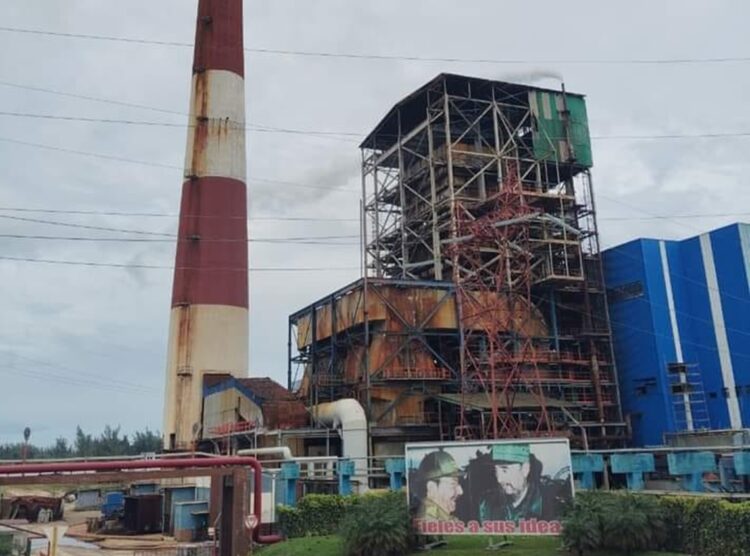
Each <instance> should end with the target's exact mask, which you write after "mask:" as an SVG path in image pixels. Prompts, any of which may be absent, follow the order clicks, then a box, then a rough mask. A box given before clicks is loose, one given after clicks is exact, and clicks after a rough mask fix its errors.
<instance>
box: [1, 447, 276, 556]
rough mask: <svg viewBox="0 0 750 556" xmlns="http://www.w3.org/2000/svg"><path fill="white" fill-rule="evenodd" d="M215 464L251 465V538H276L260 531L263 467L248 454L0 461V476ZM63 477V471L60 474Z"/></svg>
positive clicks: (272, 540)
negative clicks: (111, 459)
mask: <svg viewBox="0 0 750 556" xmlns="http://www.w3.org/2000/svg"><path fill="white" fill-rule="evenodd" d="M191 467H194V468H215V467H251V468H252V469H253V515H254V516H255V517H256V518H257V520H258V522H257V523H258V524H257V526H256V527H255V529H253V539H255V541H256V542H259V543H261V544H270V543H275V542H279V541H280V540H281V537H279V536H278V535H261V534H260V526H261V519H262V516H263V496H262V495H260V494H262V492H263V467H262V466H261V464H260V462H259V461H258V460H257V459H255V458H251V457H235V456H227V457H215V458H180V459H165V460H158V461H157V460H119V461H118V460H116V461H77V462H66V463H18V464H14V465H0V476H3V475H5V476H7V475H15V476H18V475H31V477H30V480H31V479H33V477H34V475H39V474H45V473H82V472H87V471H90V472H96V471H126V470H128V469H130V470H136V469H137V470H145V469H184V468H191ZM61 479H62V480H64V475H63V476H61Z"/></svg>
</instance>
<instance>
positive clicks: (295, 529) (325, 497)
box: [278, 494, 357, 538]
mask: <svg viewBox="0 0 750 556" xmlns="http://www.w3.org/2000/svg"><path fill="white" fill-rule="evenodd" d="M356 500H357V499H356V498H355V497H353V496H339V495H338V494H308V495H307V496H305V497H304V498H302V499H301V500H300V501H299V502H298V503H297V506H296V507H295V508H291V507H289V506H280V507H279V509H278V516H279V526H280V527H281V532H282V534H283V535H284V536H286V537H288V538H293V537H306V536H318V535H331V534H333V533H335V532H336V531H337V530H338V528H339V524H340V523H341V519H342V518H343V517H344V514H345V513H346V512H347V510H348V509H349V508H351V507H352V506H353V505H354V504H355V503H356Z"/></svg>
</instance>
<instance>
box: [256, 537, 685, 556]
mask: <svg viewBox="0 0 750 556" xmlns="http://www.w3.org/2000/svg"><path fill="white" fill-rule="evenodd" d="M446 540H447V541H448V545H447V546H444V547H442V548H439V549H437V550H434V551H430V552H415V554H421V555H423V556H424V555H425V554H435V556H469V555H470V554H492V553H493V552H489V551H486V550H485V549H486V548H487V544H488V542H489V540H490V539H489V537H447V539H446ZM493 540H495V541H497V540H500V539H499V538H497V537H495V538H493ZM509 540H511V541H512V542H513V546H509V547H507V548H504V549H502V550H499V551H497V552H496V553H497V554H499V555H502V556H560V555H561V554H565V553H564V552H560V550H559V547H560V541H559V540H558V539H556V538H552V537H536V538H533V537H509ZM341 553H342V543H341V540H340V539H339V538H338V537H337V536H334V535H330V536H327V537H303V538H298V539H291V540H288V541H286V542H282V543H278V544H275V545H271V546H268V547H266V548H263V549H261V550H260V551H259V552H258V554H260V555H261V556H300V555H302V554H305V555H308V554H309V555H313V554H314V555H315V556H340V555H341ZM593 554H595V555H597V556H612V555H614V554H616V553H615V552H595V553H592V555H593ZM670 555H671V556H680V555H678V554H676V553H673V552H640V553H638V556H670Z"/></svg>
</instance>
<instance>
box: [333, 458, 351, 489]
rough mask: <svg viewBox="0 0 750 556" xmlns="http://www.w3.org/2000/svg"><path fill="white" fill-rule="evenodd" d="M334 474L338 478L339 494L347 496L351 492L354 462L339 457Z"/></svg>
mask: <svg viewBox="0 0 750 556" xmlns="http://www.w3.org/2000/svg"><path fill="white" fill-rule="evenodd" d="M336 474H337V475H338V478H339V494H340V495H342V496H348V495H350V494H351V493H352V476H353V475H354V462H353V461H352V460H350V459H340V460H339V461H338V467H337V468H336Z"/></svg>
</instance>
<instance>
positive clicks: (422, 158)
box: [361, 74, 625, 444]
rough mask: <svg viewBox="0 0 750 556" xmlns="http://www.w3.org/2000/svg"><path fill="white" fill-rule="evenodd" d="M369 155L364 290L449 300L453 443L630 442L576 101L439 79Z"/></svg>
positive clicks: (372, 141) (584, 130)
mask: <svg viewBox="0 0 750 556" xmlns="http://www.w3.org/2000/svg"><path fill="white" fill-rule="evenodd" d="M361 147H362V151H363V194H364V198H365V199H366V201H365V216H366V218H365V224H364V228H365V236H366V242H365V243H366V249H365V251H366V269H367V272H368V273H369V275H371V276H374V277H377V278H397V279H401V280H415V281H423V280H427V281H432V280H436V281H446V282H452V284H453V286H454V287H455V295H456V308H457V311H458V322H459V326H458V330H457V331H456V332H457V335H458V336H459V350H458V362H457V366H458V368H459V369H460V373H459V378H458V381H459V382H460V384H458V385H456V384H452V385H450V384H446V385H445V390H446V391H455V390H458V391H459V392H460V393H461V398H462V401H461V411H460V419H459V420H458V422H457V423H456V425H457V428H456V432H455V434H456V435H457V436H462V437H463V436H474V437H501V436H518V435H526V434H549V433H551V432H554V433H556V434H559V433H560V431H562V430H565V431H568V433H569V434H571V435H572V436H577V437H579V438H580V437H584V438H587V437H590V438H592V439H595V440H596V441H598V442H599V443H601V444H607V443H616V442H618V441H621V440H622V438H623V437H624V432H625V431H624V429H625V427H624V424H623V423H622V418H621V412H620V407H619V399H618V389H617V383H616V375H615V371H614V362H613V356H612V347H611V337H610V329H609V316H608V314H607V306H606V299H605V290H604V286H603V281H602V271H601V260H600V255H599V244H598V234H597V229H596V219H595V206H594V199H593V192H592V185H591V176H590V167H591V165H592V163H591V152H590V142H589V136H588V125H587V121H586V113H585V104H584V100H583V97H581V96H580V95H573V94H568V93H566V92H565V91H564V90H563V91H553V90H548V89H539V88H535V87H529V86H525V85H518V84H512V83H503V82H498V81H487V80H482V79H474V78H468V77H462V76H456V75H446V74H443V75H440V76H438V77H437V78H436V79H434V80H433V81H431V82H430V83H428V84H427V85H425V86H424V87H422V88H421V89H419V90H418V91H416V92H415V93H413V94H412V95H410V96H409V97H407V98H406V99H404V100H403V101H402V102H400V103H399V104H397V105H396V106H395V107H394V108H393V109H392V110H391V111H390V112H389V113H388V114H387V115H386V117H385V118H384V119H383V120H382V121H381V122H380V124H379V125H378V126H377V127H376V128H375V130H374V131H373V132H372V133H371V134H370V135H369V136H368V137H367V138H366V139H365V141H364V142H363V143H362V145H361ZM581 431H586V432H585V433H582V432H581Z"/></svg>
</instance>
